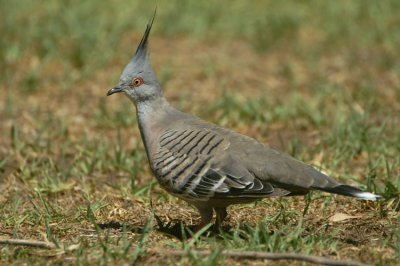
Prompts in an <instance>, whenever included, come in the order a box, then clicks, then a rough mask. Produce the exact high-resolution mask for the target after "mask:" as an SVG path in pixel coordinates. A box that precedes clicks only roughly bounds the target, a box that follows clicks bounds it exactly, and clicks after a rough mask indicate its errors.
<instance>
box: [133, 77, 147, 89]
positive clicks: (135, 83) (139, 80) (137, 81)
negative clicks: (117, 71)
mask: <svg viewBox="0 0 400 266" xmlns="http://www.w3.org/2000/svg"><path fill="white" fill-rule="evenodd" d="M143 83H144V81H143V79H142V78H141V77H136V78H134V79H133V80H132V85H133V87H139V86H140V85H142V84H143Z"/></svg>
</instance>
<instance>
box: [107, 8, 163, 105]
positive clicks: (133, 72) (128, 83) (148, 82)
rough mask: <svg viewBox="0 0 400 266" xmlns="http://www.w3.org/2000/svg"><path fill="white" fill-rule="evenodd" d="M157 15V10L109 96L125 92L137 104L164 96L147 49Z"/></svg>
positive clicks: (108, 93)
mask: <svg viewBox="0 0 400 266" xmlns="http://www.w3.org/2000/svg"><path fill="white" fill-rule="evenodd" d="M155 15H156V12H154V15H153V18H152V20H151V22H150V23H149V24H147V28H146V31H145V32H144V35H143V37H142V40H141V41H140V43H139V46H138V47H137V49H136V53H135V55H134V56H133V58H132V59H131V61H130V62H129V64H128V65H127V66H126V67H125V69H124V71H123V72H122V74H121V77H120V79H119V84H118V86H116V87H114V88H112V89H110V90H109V91H108V92H107V96H110V95H112V94H114V93H117V92H124V93H125V95H127V96H128V97H129V98H130V99H131V100H132V101H133V102H134V103H135V104H137V103H139V102H143V101H148V100H152V99H155V98H159V97H162V92H161V88H160V84H159V82H158V81H157V77H156V74H155V73H154V71H153V69H152V68H151V66H150V60H149V54H148V50H147V46H148V45H147V44H148V38H149V34H150V31H151V27H152V25H153V21H154V17H155Z"/></svg>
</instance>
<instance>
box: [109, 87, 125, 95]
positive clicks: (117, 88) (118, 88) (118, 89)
mask: <svg viewBox="0 0 400 266" xmlns="http://www.w3.org/2000/svg"><path fill="white" fill-rule="evenodd" d="M121 91H122V89H121V88H120V87H114V88H112V89H111V90H109V91H108V92H107V96H110V95H111V94H114V93H117V92H121Z"/></svg>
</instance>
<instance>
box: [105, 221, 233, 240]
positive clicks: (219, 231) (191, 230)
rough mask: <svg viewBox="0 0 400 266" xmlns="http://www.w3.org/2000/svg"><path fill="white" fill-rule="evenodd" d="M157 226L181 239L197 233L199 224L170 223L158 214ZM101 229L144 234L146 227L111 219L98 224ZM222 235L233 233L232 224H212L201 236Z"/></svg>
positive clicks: (164, 232) (158, 229)
mask: <svg viewBox="0 0 400 266" xmlns="http://www.w3.org/2000/svg"><path fill="white" fill-rule="evenodd" d="M156 221H157V226H155V228H154V229H155V230H157V231H158V232H160V233H163V234H166V235H169V236H172V237H175V238H177V239H179V240H181V241H184V240H187V239H190V238H192V237H193V235H195V234H196V231H197V230H196V229H197V225H186V224H184V223H183V222H181V221H171V222H168V223H164V222H162V221H161V220H160V219H159V218H158V217H157V216H156ZM97 226H98V227H99V228H100V229H116V230H127V231H131V232H133V233H137V234H143V233H144V232H145V231H146V229H145V226H144V227H142V226H136V225H128V224H123V223H120V222H115V221H111V222H108V223H102V224H97ZM222 235H233V233H232V228H231V227H230V226H223V227H217V226H215V225H213V226H210V227H209V228H208V229H207V230H205V231H204V232H203V233H202V234H201V236H205V237H207V236H222Z"/></svg>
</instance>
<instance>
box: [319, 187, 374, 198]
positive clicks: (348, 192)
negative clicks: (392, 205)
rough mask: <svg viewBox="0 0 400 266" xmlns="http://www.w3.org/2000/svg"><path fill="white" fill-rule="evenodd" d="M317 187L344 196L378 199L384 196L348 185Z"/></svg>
mask: <svg viewBox="0 0 400 266" xmlns="http://www.w3.org/2000/svg"><path fill="white" fill-rule="evenodd" d="M317 189H319V190H323V191H326V192H330V193H335V194H339V195H343V196H350V197H355V198H358V199H362V200H372V201H377V200H379V199H381V198H382V196H379V195H375V194H372V193H370V192H366V191H363V190H361V189H359V188H355V187H352V186H348V185H339V186H336V187H333V188H317Z"/></svg>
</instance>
